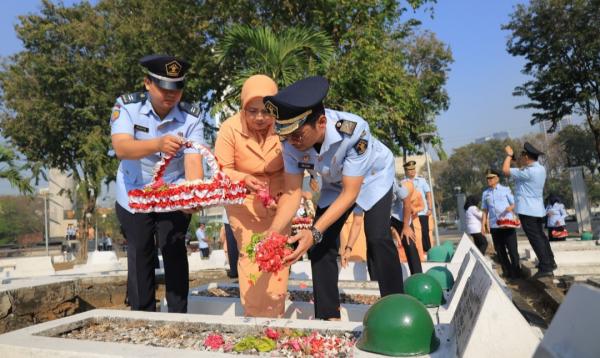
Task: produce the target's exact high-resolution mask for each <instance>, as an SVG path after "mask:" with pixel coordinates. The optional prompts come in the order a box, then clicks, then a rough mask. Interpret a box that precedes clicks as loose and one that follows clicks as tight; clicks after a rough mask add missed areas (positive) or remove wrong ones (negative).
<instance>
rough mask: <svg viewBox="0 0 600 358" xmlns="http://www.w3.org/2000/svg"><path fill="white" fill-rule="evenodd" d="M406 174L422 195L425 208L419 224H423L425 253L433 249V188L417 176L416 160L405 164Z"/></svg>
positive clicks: (407, 178) (422, 235)
mask: <svg viewBox="0 0 600 358" xmlns="http://www.w3.org/2000/svg"><path fill="white" fill-rule="evenodd" d="M404 173H405V174H406V179H404V180H409V181H411V182H412V183H413V186H414V187H415V190H416V191H418V192H419V193H420V194H421V197H422V198H423V204H425V207H424V208H423V210H421V211H419V213H418V216H419V224H421V241H422V243H423V251H425V252H428V251H429V249H431V237H430V235H429V217H430V216H431V208H432V206H433V205H432V203H431V200H432V198H431V188H429V184H427V180H425V178H423V177H421V176H418V175H417V163H416V162H415V161H414V160H411V161H408V162H406V163H405V164H404Z"/></svg>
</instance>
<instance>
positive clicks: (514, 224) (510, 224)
mask: <svg viewBox="0 0 600 358" xmlns="http://www.w3.org/2000/svg"><path fill="white" fill-rule="evenodd" d="M496 224H498V226H500V227H503V228H518V227H520V226H521V222H520V221H519V220H518V219H506V218H504V219H498V220H496Z"/></svg>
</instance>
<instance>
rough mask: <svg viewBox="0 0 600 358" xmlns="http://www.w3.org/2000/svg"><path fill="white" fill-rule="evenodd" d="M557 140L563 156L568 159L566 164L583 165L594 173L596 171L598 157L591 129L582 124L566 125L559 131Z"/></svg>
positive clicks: (571, 165) (570, 165)
mask: <svg viewBox="0 0 600 358" xmlns="http://www.w3.org/2000/svg"><path fill="white" fill-rule="evenodd" d="M556 140H557V141H558V145H559V146H560V148H561V150H562V154H563V155H562V157H563V158H565V159H566V163H565V165H566V166H568V167H574V166H582V167H585V168H587V169H588V170H589V171H590V173H592V174H593V173H594V172H595V171H596V169H597V168H598V159H597V157H596V151H595V149H594V144H593V142H594V138H593V136H592V133H591V132H590V131H588V130H586V129H585V128H583V127H582V126H575V125H570V126H566V127H565V128H563V130H561V131H560V132H558V135H557V137H556Z"/></svg>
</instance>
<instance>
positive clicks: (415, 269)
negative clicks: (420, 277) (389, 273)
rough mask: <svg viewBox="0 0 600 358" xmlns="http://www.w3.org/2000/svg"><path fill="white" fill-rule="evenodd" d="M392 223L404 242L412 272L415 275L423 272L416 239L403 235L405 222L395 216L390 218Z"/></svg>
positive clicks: (403, 245)
mask: <svg viewBox="0 0 600 358" xmlns="http://www.w3.org/2000/svg"><path fill="white" fill-rule="evenodd" d="M390 225H391V226H392V227H393V228H394V229H396V231H397V232H398V235H400V236H401V240H400V242H401V243H402V247H403V248H404V253H405V254H406V260H407V261H408V268H409V269H410V274H411V275H414V274H416V273H422V272H423V268H422V267H421V258H420V257H419V251H418V250H417V245H416V244H415V243H414V241H412V240H410V239H407V238H406V237H404V236H402V228H403V227H404V222H403V221H400V220H398V219H396V218H395V217H392V218H391V220H390Z"/></svg>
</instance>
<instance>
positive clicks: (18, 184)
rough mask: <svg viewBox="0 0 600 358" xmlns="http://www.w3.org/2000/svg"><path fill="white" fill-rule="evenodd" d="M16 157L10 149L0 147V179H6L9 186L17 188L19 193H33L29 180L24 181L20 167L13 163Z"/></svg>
mask: <svg viewBox="0 0 600 358" xmlns="http://www.w3.org/2000/svg"><path fill="white" fill-rule="evenodd" d="M15 159H16V155H15V153H14V151H12V150H11V149H10V148H8V147H6V146H4V145H0V179H6V180H8V182H9V183H10V185H11V186H13V187H15V188H17V189H18V190H19V191H20V192H21V193H24V194H31V193H33V187H32V186H31V184H30V182H29V180H27V179H25V178H24V177H23V175H22V174H21V171H22V170H24V169H25V167H20V166H18V165H17V164H16V163H15Z"/></svg>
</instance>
